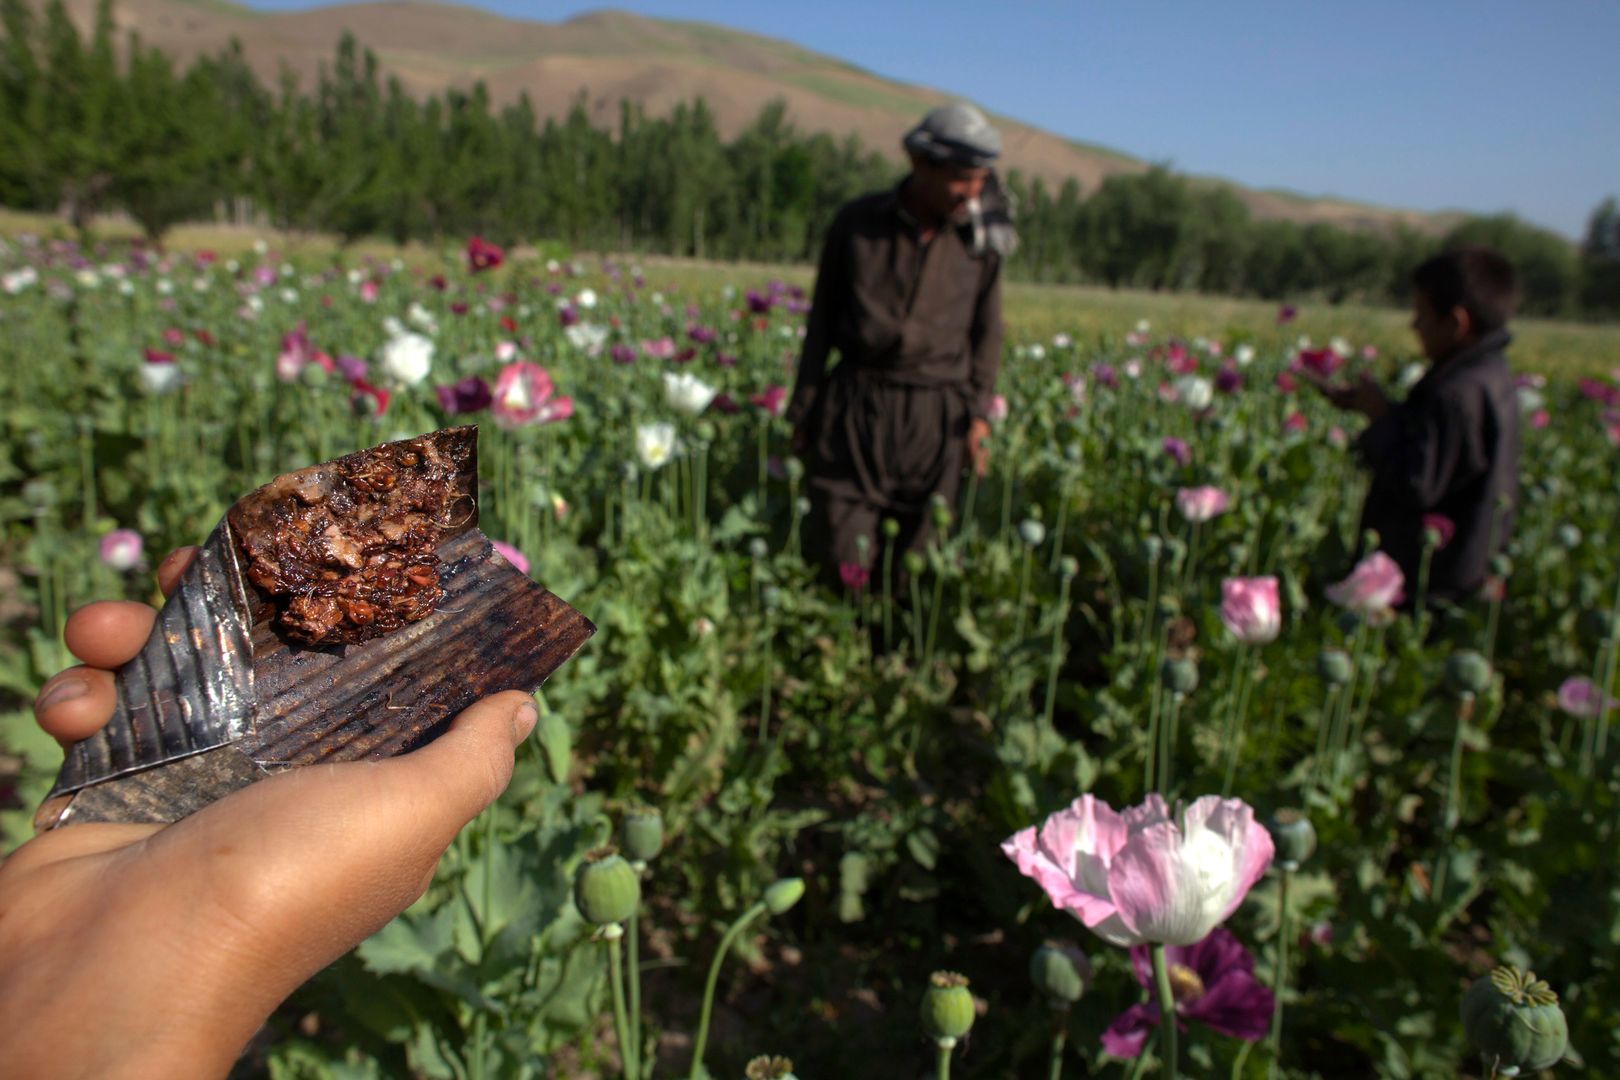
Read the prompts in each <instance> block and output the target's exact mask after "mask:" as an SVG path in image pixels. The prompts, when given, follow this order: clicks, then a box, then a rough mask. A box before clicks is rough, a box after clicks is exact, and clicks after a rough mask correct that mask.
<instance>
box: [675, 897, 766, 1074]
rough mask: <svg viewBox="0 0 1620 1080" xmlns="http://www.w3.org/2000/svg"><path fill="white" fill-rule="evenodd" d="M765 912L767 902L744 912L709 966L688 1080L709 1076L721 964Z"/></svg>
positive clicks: (729, 930)
mask: <svg viewBox="0 0 1620 1080" xmlns="http://www.w3.org/2000/svg"><path fill="white" fill-rule="evenodd" d="M765 911H766V908H765V901H763V900H761V901H760V902H759V903H757V904H755V905H754V906H753V907H751V908H749V909H748V910H747V911H745V912H743V913H742V916H741V917H740V918H739V919H738V920H737V921H736V922H734V923H732V924H731V926H729V927H728V928H727V929H726V932H725V934H724V935H722V936H721V938H720V945H719V947H718V948H716V949H715V951H714V960H713V962H712V963H710V964H709V978H708V981H707V982H706V983H705V984H704V986H703V1009H702V1011H701V1012H700V1013H699V1014H698V1029H697V1040H696V1042H695V1043H694V1045H693V1048H692V1070H691V1073H690V1075H689V1076H688V1078H687V1080H697V1078H698V1077H700V1076H704V1075H707V1073H706V1070H705V1069H704V1068H703V1052H704V1051H705V1050H706V1049H708V1045H709V1017H710V1015H711V1014H712V1013H713V1012H714V989H715V986H716V985H718V984H719V982H720V964H721V963H722V962H723V961H724V960H725V958H726V954H727V953H729V952H731V944H732V942H734V941H736V940H737V936H738V935H739V934H741V933H742V932H743V930H744V929H745V928H746V927H747V926H748V924H749V923H751V922H753V921H754V920H755V919H757V918H759V917H760V916H761V915H763V914H765Z"/></svg>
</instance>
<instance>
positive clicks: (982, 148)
mask: <svg viewBox="0 0 1620 1080" xmlns="http://www.w3.org/2000/svg"><path fill="white" fill-rule="evenodd" d="M904 144H905V147H906V149H907V150H909V151H910V152H911V153H914V154H922V155H923V156H924V157H928V158H932V159H933V160H935V161H948V162H951V163H952V164H954V165H967V166H969V167H971V168H982V167H984V166H986V165H989V164H990V163H991V162H992V161H994V160H995V159H996V158H997V157H998V156H1000V154H1001V132H999V131H997V130H996V129H995V128H993V127H991V126H990V121H988V120H986V119H985V117H984V113H982V112H980V111H979V110H978V109H975V108H974V107H973V106H972V105H968V104H966V103H965V102H958V103H956V104H954V105H941V106H940V107H939V108H937V109H933V110H930V112H929V113H928V115H927V116H925V117H923V118H922V122H921V123H919V124H918V125H917V126H916V127H914V128H912V129H911V130H910V131H908V132H906V137H905V140H904Z"/></svg>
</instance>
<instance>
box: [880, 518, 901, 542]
mask: <svg viewBox="0 0 1620 1080" xmlns="http://www.w3.org/2000/svg"><path fill="white" fill-rule="evenodd" d="M883 535H884V536H886V537H888V538H889V539H890V540H893V539H894V538H895V537H897V536H899V535H900V522H898V521H897V520H895V519H894V518H884V519H883Z"/></svg>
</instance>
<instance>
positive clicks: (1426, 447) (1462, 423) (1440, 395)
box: [1359, 330, 1519, 601]
mask: <svg viewBox="0 0 1620 1080" xmlns="http://www.w3.org/2000/svg"><path fill="white" fill-rule="evenodd" d="M1509 340H1510V339H1509V337H1508V333H1507V331H1506V330H1497V331H1494V332H1492V333H1489V334H1486V335H1485V336H1484V337H1482V338H1481V339H1480V340H1478V341H1476V342H1474V343H1473V344H1471V345H1467V346H1465V347H1463V348H1462V349H1461V350H1459V351H1458V352H1456V353H1453V354H1452V355H1451V356H1449V357H1447V358H1446V359H1445V360H1443V361H1441V362H1439V363H1437V364H1435V365H1434V367H1432V368H1431V369H1430V370H1429V372H1428V373H1427V374H1426V375H1424V376H1423V378H1422V379H1420V380H1419V381H1418V382H1417V384H1416V385H1415V386H1413V387H1412V392H1411V393H1410V394H1409V395H1407V398H1406V400H1405V401H1403V402H1401V403H1400V404H1399V405H1395V406H1392V407H1391V409H1390V411H1389V412H1388V413H1387V414H1385V415H1384V416H1382V417H1380V418H1379V419H1378V420H1376V421H1375V422H1374V423H1373V424H1372V425H1370V426H1369V427H1368V428H1367V430H1366V431H1365V432H1364V433H1363V434H1362V436H1361V439H1360V442H1359V447H1360V451H1361V456H1362V459H1363V460H1364V461H1365V462H1366V463H1367V465H1368V466H1369V467H1370V468H1371V469H1372V487H1371V489H1370V490H1369V491H1368V492H1367V503H1366V506H1365V508H1364V509H1363V510H1362V515H1361V527H1362V529H1363V530H1366V529H1375V530H1377V532H1378V536H1379V538H1380V545H1379V546H1380V547H1381V548H1382V549H1383V551H1384V552H1385V553H1386V554H1388V555H1389V557H1390V558H1392V559H1394V560H1395V562H1396V563H1397V564H1398V565H1399V566H1400V568H1401V572H1402V573H1403V574H1405V575H1406V595H1407V598H1408V600H1409V601H1410V600H1411V599H1412V598H1413V596H1414V593H1415V592H1416V589H1417V583H1418V570H1419V564H1420V562H1421V561H1422V556H1423V518H1424V515H1426V514H1440V515H1443V516H1444V517H1446V518H1449V519H1450V520H1451V522H1452V524H1453V525H1455V526H1456V533H1455V535H1454V536H1452V538H1451V540H1450V542H1449V543H1447V544H1446V545H1445V547H1444V548H1442V549H1441V550H1439V551H1436V552H1435V553H1434V555H1433V556H1432V559H1431V562H1430V566H1429V580H1428V596H1429V597H1430V598H1432V599H1436V600H1441V599H1444V600H1460V599H1463V598H1466V597H1468V596H1470V595H1472V594H1473V593H1474V592H1475V591H1477V590H1478V589H1479V587H1480V586H1481V585H1482V584H1484V582H1485V575H1486V569H1487V567H1488V566H1489V563H1490V559H1491V556H1492V555H1493V554H1495V553H1496V552H1497V551H1500V550H1501V549H1502V547H1503V545H1504V544H1505V543H1506V542H1507V538H1508V536H1509V535H1510V534H1511V532H1512V529H1513V519H1514V514H1515V511H1516V510H1517V507H1518V501H1519V402H1518V392H1517V390H1516V389H1515V387H1514V384H1513V377H1512V375H1511V374H1510V373H1509V371H1508V365H1507V358H1506V357H1505V356H1504V355H1503V353H1502V350H1503V349H1504V348H1506V346H1507V343H1508V341H1509ZM1499 506H1500V507H1501V509H1500V510H1499Z"/></svg>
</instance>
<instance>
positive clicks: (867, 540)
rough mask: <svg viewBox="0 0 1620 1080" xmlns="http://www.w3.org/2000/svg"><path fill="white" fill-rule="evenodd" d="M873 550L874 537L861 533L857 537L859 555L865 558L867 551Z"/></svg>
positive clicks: (856, 543) (856, 545)
mask: <svg viewBox="0 0 1620 1080" xmlns="http://www.w3.org/2000/svg"><path fill="white" fill-rule="evenodd" d="M871 550H872V538H871V537H870V536H867V535H866V534H865V533H861V534H859V535H858V536H856V537H855V553H856V554H857V555H859V556H861V558H863V559H864V558H865V557H866V553H867V552H868V551H871Z"/></svg>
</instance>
